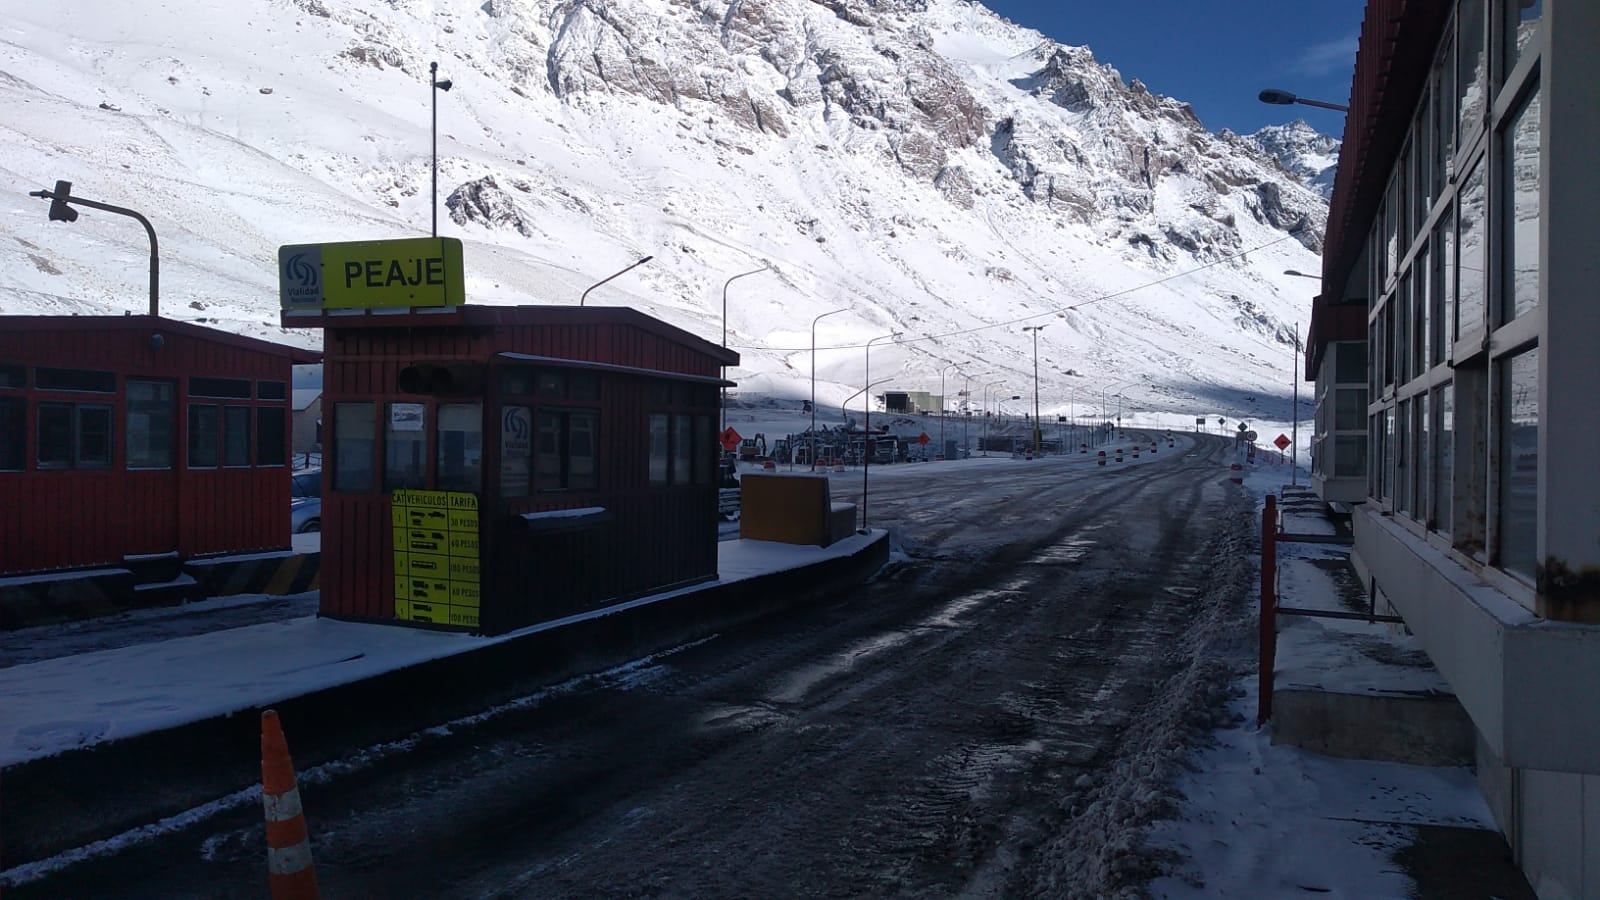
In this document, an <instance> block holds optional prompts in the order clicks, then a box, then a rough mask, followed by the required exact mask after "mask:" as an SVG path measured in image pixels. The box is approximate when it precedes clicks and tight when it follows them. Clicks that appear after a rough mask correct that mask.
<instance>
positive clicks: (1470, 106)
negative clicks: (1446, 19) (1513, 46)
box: [1456, 0, 1489, 139]
mask: <svg viewBox="0 0 1600 900" xmlns="http://www.w3.org/2000/svg"><path fill="white" fill-rule="evenodd" d="M1459 9H1460V13H1459V15H1458V16H1457V21H1458V22H1459V23H1460V24H1459V26H1458V31H1457V35H1458V37H1457V40H1458V43H1457V44H1456V47H1457V56H1456V96H1457V98H1458V103H1459V104H1460V107H1461V121H1460V128H1459V131H1458V133H1459V134H1460V135H1461V136H1462V138H1463V139H1465V138H1467V137H1470V136H1471V133H1472V129H1473V127H1474V126H1475V125H1477V124H1478V122H1479V121H1481V120H1482V119H1483V109H1484V105H1485V103H1486V100H1485V97H1486V94H1487V92H1488V90H1489V70H1488V65H1487V63H1488V54H1487V53H1486V52H1485V49H1486V48H1485V47H1484V42H1485V38H1484V33H1483V31H1484V27H1483V26H1484V22H1483V0H1461V6H1460V7H1459Z"/></svg>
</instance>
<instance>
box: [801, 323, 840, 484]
mask: <svg viewBox="0 0 1600 900" xmlns="http://www.w3.org/2000/svg"><path fill="white" fill-rule="evenodd" d="M846 311H847V309H835V310H831V311H829V312H825V313H823V314H822V315H820V316H817V317H816V318H815V319H812V320H811V432H810V434H811V471H813V472H815V471H816V470H817V323H818V322H821V321H822V320H823V319H826V318H827V317H829V316H836V315H838V314H839V313H842V312H846Z"/></svg>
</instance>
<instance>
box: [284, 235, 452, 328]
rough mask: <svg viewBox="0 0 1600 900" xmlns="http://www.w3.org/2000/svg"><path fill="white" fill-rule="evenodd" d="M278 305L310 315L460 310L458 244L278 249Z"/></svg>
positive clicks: (428, 241)
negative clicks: (308, 311) (320, 311)
mask: <svg viewBox="0 0 1600 900" xmlns="http://www.w3.org/2000/svg"><path fill="white" fill-rule="evenodd" d="M278 302H279V305H280V306H282V307H283V308H284V309H312V310H315V309H374V308H378V307H408V308H409V307H436V306H460V305H461V304H462V303H465V302H466V276H465V272H464V269H463V267H462V264H461V241H460V240H458V239H456V238H401V239H398V240H391V241H345V242H342V243H331V244H286V245H284V246H282V247H279V248H278Z"/></svg>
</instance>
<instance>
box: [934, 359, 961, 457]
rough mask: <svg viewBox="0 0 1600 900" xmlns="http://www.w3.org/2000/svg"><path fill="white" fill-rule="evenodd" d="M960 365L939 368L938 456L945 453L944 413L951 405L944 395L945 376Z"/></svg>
mask: <svg viewBox="0 0 1600 900" xmlns="http://www.w3.org/2000/svg"><path fill="white" fill-rule="evenodd" d="M960 365H961V364H960V363H951V364H949V365H948V366H945V367H944V368H942V369H940V370H939V452H938V453H936V454H934V455H935V456H936V457H937V456H943V455H944V414H945V407H946V406H948V405H949V403H948V402H947V398H946V397H945V395H944V377H945V376H946V375H948V374H949V373H950V370H951V369H954V368H956V367H958V366H960Z"/></svg>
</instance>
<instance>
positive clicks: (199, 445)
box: [189, 403, 221, 469]
mask: <svg viewBox="0 0 1600 900" xmlns="http://www.w3.org/2000/svg"><path fill="white" fill-rule="evenodd" d="M220 428H221V423H220V422H219V421H218V417H217V408H216V407H215V406H211V405H210V404H205V403H191V404H190V405H189V468H191V469H211V468H215V467H216V465H217V445H218V444H219V443H221V440H220V438H219V437H218V434H217V432H218V430H219V429H220Z"/></svg>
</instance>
